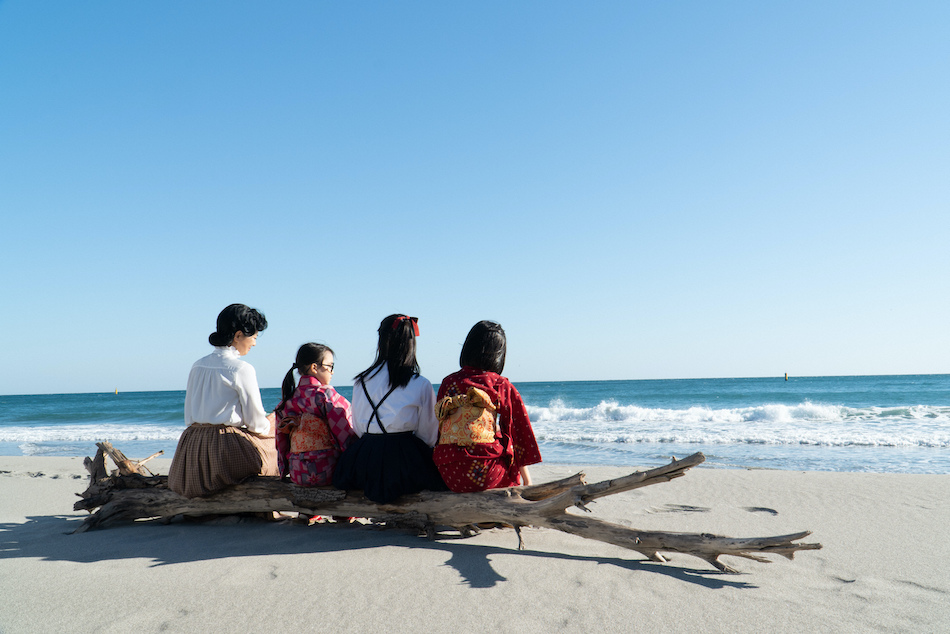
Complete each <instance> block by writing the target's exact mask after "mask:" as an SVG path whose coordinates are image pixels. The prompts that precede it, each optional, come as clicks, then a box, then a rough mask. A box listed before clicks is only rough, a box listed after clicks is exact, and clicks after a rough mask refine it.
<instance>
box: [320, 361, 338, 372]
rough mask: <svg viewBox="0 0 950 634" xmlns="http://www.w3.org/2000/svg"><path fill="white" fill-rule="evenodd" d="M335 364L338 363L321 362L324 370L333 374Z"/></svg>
mask: <svg viewBox="0 0 950 634" xmlns="http://www.w3.org/2000/svg"><path fill="white" fill-rule="evenodd" d="M334 365H336V364H334V363H321V364H320V367H321V368H323V369H324V370H326V371H327V372H329V373H331V374H332V373H333V367H334Z"/></svg>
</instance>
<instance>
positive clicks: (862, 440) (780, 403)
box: [0, 375, 950, 473]
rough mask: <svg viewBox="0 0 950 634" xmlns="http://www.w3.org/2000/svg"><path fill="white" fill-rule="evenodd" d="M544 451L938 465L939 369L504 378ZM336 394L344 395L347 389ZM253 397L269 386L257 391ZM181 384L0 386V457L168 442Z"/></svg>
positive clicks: (134, 452)
mask: <svg viewBox="0 0 950 634" xmlns="http://www.w3.org/2000/svg"><path fill="white" fill-rule="evenodd" d="M516 387H517V388H518V390H519V391H520V392H521V394H522V396H523V397H524V399H525V402H526V403H527V405H528V412H529V415H530V417H531V420H532V422H533V424H534V428H535V433H536V434H537V436H538V440H539V444H540V446H541V453H542V456H543V457H544V459H545V462H556V463H574V464H612V465H623V466H630V465H635V466H641V465H642V466H652V465H657V464H662V463H664V462H667V461H668V460H669V457H670V456H674V455H675V456H678V457H682V456H685V455H687V454H691V453H693V452H696V451H702V452H703V453H705V454H706V457H707V464H708V465H712V466H719V467H727V468H728V467H735V468H743V467H746V468H768V469H792V470H816V471H871V472H889V473H950V375H920V376H854V377H792V378H789V380H788V381H785V380H783V378H781V377H779V378H754V379H681V380H648V381H582V382H537V383H517V384H516ZM338 389H339V391H340V392H341V393H342V394H343V395H344V396H346V397H347V398H349V396H350V395H351V392H352V390H351V388H349V387H340V388H338ZM262 396H263V399H264V404H265V407H268V408H272V407H273V406H274V405H276V404H277V401H278V400H279V390H277V389H264V390H262ZM184 398H185V393H184V392H183V391H172V392H134V393H120V394H112V393H106V394H63V395H40V396H0V455H54V456H86V455H92V454H94V453H95V444H94V443H95V442H96V441H99V440H109V441H111V442H112V443H113V444H115V445H116V446H117V447H119V448H120V449H122V450H123V451H124V452H125V453H126V454H127V455H129V456H130V457H135V458H143V457H145V456H148V455H150V454H152V453H155V452H156V451H159V450H164V451H165V454H166V456H167V457H171V455H172V454H173V453H174V450H175V445H176V443H177V440H178V436H179V435H180V434H181V431H182V430H183V429H184V422H183V420H182V407H183V403H184Z"/></svg>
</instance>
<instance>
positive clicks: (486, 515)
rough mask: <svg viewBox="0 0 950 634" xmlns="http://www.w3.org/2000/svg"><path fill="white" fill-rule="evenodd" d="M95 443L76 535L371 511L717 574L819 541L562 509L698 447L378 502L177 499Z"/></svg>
mask: <svg viewBox="0 0 950 634" xmlns="http://www.w3.org/2000/svg"><path fill="white" fill-rule="evenodd" d="M98 445H99V451H98V453H97V455H96V458H95V459H89V458H86V467H87V469H88V470H89V472H90V484H89V488H88V489H87V490H86V491H85V492H83V493H81V494H78V495H79V496H80V498H82V499H80V500H79V501H78V502H76V504H75V506H74V509H75V510H86V511H89V512H90V513H91V515H90V516H89V517H87V518H86V519H85V520H84V522H83V524H82V525H81V526H80V527H79V528H78V529H76V531H75V532H83V531H87V530H90V529H94V528H102V527H105V526H108V525H110V524H113V523H116V522H124V521H132V520H137V519H146V518H148V519H154V518H159V519H161V520H163V521H166V522H167V521H171V520H172V519H173V518H175V517H179V516H208V515H231V514H236V513H271V512H273V511H281V512H297V513H302V514H305V515H315V514H323V515H333V516H344V517H362V518H370V519H371V520H373V521H374V522H376V523H379V524H386V525H389V526H393V527H400V528H409V529H413V530H417V531H419V532H420V533H422V532H424V533H426V534H427V535H428V536H429V537H430V538H436V537H438V536H439V535H440V534H442V533H441V532H444V531H445V530H453V531H458V532H459V533H460V534H461V535H462V536H463V537H468V536H471V535H473V534H475V533H477V532H479V530H480V529H479V525H480V524H481V525H483V526H484V525H485V524H490V525H499V524H500V525H502V526H505V527H511V528H514V530H515V531H516V532H517V534H518V546H519V548H524V541H523V538H522V534H521V528H522V527H523V526H535V527H544V528H550V529H554V530H559V531H563V532H565V533H570V534H572V535H578V536H580V537H586V538H588V539H595V540H599V541H602V542H607V543H609V544H614V545H616V546H620V547H622V548H627V549H630V550H633V551H636V552H639V553H641V554H642V555H644V556H645V557H647V558H649V559H651V560H653V561H660V562H663V561H666V559H664V557H663V555H662V554H661V553H684V554H688V555H693V556H695V557H699V558H700V559H703V560H705V561H707V562H709V563H710V564H712V565H713V566H714V567H715V568H717V569H718V570H721V571H723V572H736V570H734V569H732V568H730V567H729V566H727V565H726V564H724V563H722V562H721V561H719V558H720V557H721V556H722V555H731V556H733V557H743V558H746V559H752V560H755V561H759V562H764V563H768V561H769V560H768V559H766V558H764V557H763V555H765V554H776V555H782V556H784V557H787V558H788V559H792V558H793V556H794V554H795V553H796V552H797V551H800V550H817V549H819V548H821V544H815V543H811V544H809V543H796V542H798V540H800V539H803V538H805V537H807V536H808V535H810V534H811V533H810V532H809V531H804V532H801V533H794V534H791V535H780V536H776V537H755V538H731V537H722V536H718V535H710V534H707V533H702V534H700V533H675V532H661V531H641V530H636V529H633V528H628V527H626V526H621V525H618V524H612V523H610V522H606V521H603V520H598V519H596V518H592V517H585V516H581V515H575V514H569V513H568V512H567V509H569V508H571V507H577V508H579V509H581V510H583V511H587V512H589V509H588V508H587V504H588V503H589V502H591V501H593V500H596V499H597V498H600V497H604V496H606V495H614V494H617V493H622V492H624V491H630V490H633V489H638V488H640V487H644V486H649V485H651V484H656V483H659V482H668V481H670V480H672V479H674V478H679V477H681V476H683V475H685V473H686V471H687V470H688V469H690V468H691V467H694V466H696V465H698V464H700V463H702V462H703V461H704V460H705V459H706V458H705V456H703V454H701V453H696V454H693V455H691V456H688V457H686V458H683V459H682V460H676V459H674V460H673V461H672V462H670V464H668V465H665V466H662V467H657V468H655V469H650V470H648V471H638V472H635V473H632V474H630V475H628V476H624V477H622V478H616V479H614V480H605V481H603V482H597V483H595V484H586V483H585V482H584V476H583V474H582V473H578V474H576V475H574V476H571V477H569V478H565V479H563V480H559V481H556V482H548V483H545V484H538V485H533V486H520V487H509V488H506V489H493V490H490V491H483V492H480V493H446V492H432V491H423V492H421V493H417V494H414V495H407V496H403V497H402V498H400V499H399V500H398V501H397V502H394V503H391V504H376V503H375V502H371V501H370V500H368V499H366V498H364V497H363V496H362V493H361V492H360V491H341V490H338V489H333V488H322V487H314V488H304V487H298V486H295V485H293V484H289V483H286V482H281V481H280V480H279V479H278V478H273V477H256V478H251V479H250V480H248V481H246V482H243V483H241V484H239V485H236V486H233V487H231V488H229V489H226V490H224V491H221V492H220V493H216V494H214V495H211V496H208V497H203V498H184V497H182V496H180V495H178V494H176V493H175V492H173V491H171V490H170V489H169V488H168V486H167V477H166V476H161V475H152V474H151V473H149V472H148V470H147V469H145V468H144V466H143V463H144V462H146V461H147V460H150V459H151V458H153V457H154V456H151V457H149V458H147V459H146V460H142V461H134V460H129V459H128V458H126V457H125V456H124V454H122V452H120V451H118V450H117V449H114V448H113V447H112V445H110V444H109V443H98ZM105 455H109V457H110V458H112V459H113V462H115V464H116V466H117V467H118V469H117V470H116V471H114V472H113V473H112V474H111V475H107V474H106V470H105V466H104V463H105V458H104V456H105ZM156 455H158V454H156ZM440 531H441V532H440Z"/></svg>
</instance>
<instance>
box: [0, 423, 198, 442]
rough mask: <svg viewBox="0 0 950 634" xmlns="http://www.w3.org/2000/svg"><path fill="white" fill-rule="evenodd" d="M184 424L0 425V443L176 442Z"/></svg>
mask: <svg viewBox="0 0 950 634" xmlns="http://www.w3.org/2000/svg"><path fill="white" fill-rule="evenodd" d="M183 429H184V425H179V426H177V427H174V426H169V425H121V424H102V425H46V426H37V427H26V426H15V425H13V426H5V427H0V442H9V443H27V444H29V443H80V442H81V443H95V442H99V441H103V440H108V441H110V442H113V443H117V442H122V441H140V440H143V441H144V440H151V441H177V440H178V437H179V436H180V435H181V432H182V430H183Z"/></svg>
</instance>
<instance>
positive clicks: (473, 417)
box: [434, 321, 541, 493]
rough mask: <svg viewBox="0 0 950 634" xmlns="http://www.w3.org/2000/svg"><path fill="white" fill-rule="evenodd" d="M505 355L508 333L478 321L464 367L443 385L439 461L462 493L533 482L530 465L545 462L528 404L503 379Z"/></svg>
mask: <svg viewBox="0 0 950 634" xmlns="http://www.w3.org/2000/svg"><path fill="white" fill-rule="evenodd" d="M506 351H507V340H506V339H505V331H504V329H502V327H501V326H500V325H499V324H497V323H495V322H493V321H480V322H478V323H477V324H475V325H474V326H472V329H471V330H470V331H469V333H468V336H467V337H466V338H465V343H464V344H462V354H461V355H459V365H460V366H462V369H461V370H459V371H458V372H456V373H455V374H450V375H449V376H447V377H445V379H443V380H442V385H441V386H439V402H438V405H436V415H437V416H438V418H439V421H440V426H441V429H440V432H439V444H438V445H436V447H435V452H434V459H435V463H436V465H438V467H439V473H441V474H442V478H443V480H445V483H446V484H447V485H448V487H449V489H451V490H452V491H455V492H457V493H466V492H471V491H484V490H485V489H497V488H501V487H509V486H517V485H520V484H531V476H530V475H529V473H528V465H532V464H536V463H538V462H541V452H540V450H539V449H538V442H537V440H536V439H535V437H534V430H533V429H532V428H531V421H530V420H529V419H528V411H527V409H526V408H525V406H524V401H523V400H521V395H520V394H518V390H516V389H515V386H514V385H512V384H511V381H509V380H508V379H506V378H505V377H503V376H501V373H502V371H503V370H504V369H505V353H506Z"/></svg>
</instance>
